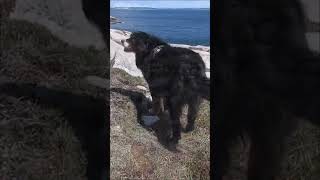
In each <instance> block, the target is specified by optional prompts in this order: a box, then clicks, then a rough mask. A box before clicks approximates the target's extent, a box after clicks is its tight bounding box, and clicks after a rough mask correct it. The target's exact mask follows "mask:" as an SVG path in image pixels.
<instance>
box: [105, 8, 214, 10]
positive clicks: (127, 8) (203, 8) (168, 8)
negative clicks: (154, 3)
mask: <svg viewBox="0 0 320 180" xmlns="http://www.w3.org/2000/svg"><path fill="white" fill-rule="evenodd" d="M111 9H137V10H157V9H158V10H166V9H177V10H179V9H181V10H184V9H185V10H192V9H194V10H210V8H152V7H111Z"/></svg>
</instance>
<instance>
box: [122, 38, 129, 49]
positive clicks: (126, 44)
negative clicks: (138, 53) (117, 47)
mask: <svg viewBox="0 0 320 180" xmlns="http://www.w3.org/2000/svg"><path fill="white" fill-rule="evenodd" d="M121 44H122V46H124V47H128V46H129V43H127V41H126V40H124V39H122V40H121Z"/></svg>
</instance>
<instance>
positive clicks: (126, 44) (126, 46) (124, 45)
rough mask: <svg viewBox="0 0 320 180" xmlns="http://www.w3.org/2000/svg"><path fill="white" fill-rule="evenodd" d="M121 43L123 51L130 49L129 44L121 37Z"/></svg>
mask: <svg viewBox="0 0 320 180" xmlns="http://www.w3.org/2000/svg"><path fill="white" fill-rule="evenodd" d="M121 44H122V46H123V47H124V51H126V52H128V51H131V47H130V44H129V43H127V41H126V40H124V39H122V40H121Z"/></svg>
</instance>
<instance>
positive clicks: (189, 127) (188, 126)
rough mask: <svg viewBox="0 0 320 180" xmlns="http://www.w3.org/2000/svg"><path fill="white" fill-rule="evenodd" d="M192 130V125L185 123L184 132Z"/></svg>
mask: <svg viewBox="0 0 320 180" xmlns="http://www.w3.org/2000/svg"><path fill="white" fill-rule="evenodd" d="M193 130H194V125H190V124H187V126H186V128H184V132H185V133H188V132H191V131H193Z"/></svg>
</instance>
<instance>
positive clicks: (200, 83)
mask: <svg viewBox="0 0 320 180" xmlns="http://www.w3.org/2000/svg"><path fill="white" fill-rule="evenodd" d="M196 91H197V93H198V94H199V95H200V96H201V97H202V98H204V99H207V100H210V79H208V78H207V77H206V76H204V77H201V78H199V79H197V88H196Z"/></svg>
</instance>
